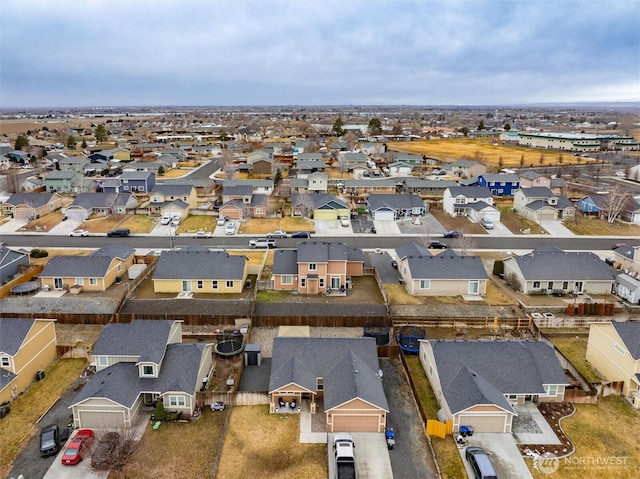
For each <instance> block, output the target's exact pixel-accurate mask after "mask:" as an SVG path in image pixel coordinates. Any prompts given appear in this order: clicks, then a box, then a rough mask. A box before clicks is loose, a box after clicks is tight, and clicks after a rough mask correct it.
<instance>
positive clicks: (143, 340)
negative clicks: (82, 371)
mask: <svg viewBox="0 0 640 479" xmlns="http://www.w3.org/2000/svg"><path fill="white" fill-rule="evenodd" d="M174 323H175V321H171V320H144V319H136V320H133V321H131V322H130V323H124V324H123V323H109V324H107V325H106V326H105V327H104V329H103V330H102V332H101V333H100V337H98V340H97V341H96V344H95V346H94V347H93V355H94V356H133V357H138V358H139V361H148V362H152V363H155V364H160V363H161V362H162V358H163V357H164V354H165V350H166V348H167V343H168V341H169V333H170V331H171V328H172V327H173V325H174ZM107 369H110V368H107Z"/></svg>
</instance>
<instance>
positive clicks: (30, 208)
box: [2, 192, 63, 221]
mask: <svg viewBox="0 0 640 479" xmlns="http://www.w3.org/2000/svg"><path fill="white" fill-rule="evenodd" d="M62 199H63V198H62V196H60V195H59V194H58V193H51V192H49V193H15V194H13V195H11V196H10V197H9V199H7V201H5V202H4V203H3V204H2V213H3V214H4V216H12V217H13V218H15V219H20V220H24V221H33V220H34V219H36V218H40V217H41V216H44V215H47V214H49V213H53V212H54V211H58V210H59V209H60V208H62Z"/></svg>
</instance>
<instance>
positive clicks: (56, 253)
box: [29, 248, 94, 264]
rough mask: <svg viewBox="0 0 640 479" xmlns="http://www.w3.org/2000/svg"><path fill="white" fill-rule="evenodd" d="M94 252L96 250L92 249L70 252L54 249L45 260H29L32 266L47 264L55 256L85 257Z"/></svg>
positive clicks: (49, 251) (50, 250)
mask: <svg viewBox="0 0 640 479" xmlns="http://www.w3.org/2000/svg"><path fill="white" fill-rule="evenodd" d="M93 251H94V250H92V249H76V250H69V249H62V248H60V249H55V248H52V249H47V253H49V255H48V256H46V257H45V258H29V263H30V264H47V262H48V261H49V260H50V259H51V258H53V257H54V256H85V255H88V254H89V253H91V252H93Z"/></svg>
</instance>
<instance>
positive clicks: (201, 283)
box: [196, 279, 204, 289]
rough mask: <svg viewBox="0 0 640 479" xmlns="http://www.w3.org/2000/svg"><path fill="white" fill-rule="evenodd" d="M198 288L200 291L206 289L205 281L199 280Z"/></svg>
mask: <svg viewBox="0 0 640 479" xmlns="http://www.w3.org/2000/svg"><path fill="white" fill-rule="evenodd" d="M196 288H198V289H202V288H204V281H202V280H201V279H199V280H198V281H197V282H196Z"/></svg>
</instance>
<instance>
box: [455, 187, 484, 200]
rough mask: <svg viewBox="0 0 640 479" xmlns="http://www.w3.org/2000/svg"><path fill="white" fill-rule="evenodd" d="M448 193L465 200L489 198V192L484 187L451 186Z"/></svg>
mask: <svg viewBox="0 0 640 479" xmlns="http://www.w3.org/2000/svg"><path fill="white" fill-rule="evenodd" d="M449 193H451V196H459V195H462V196H464V197H465V198H491V190H490V189H489V188H487V187H486V186H453V187H451V188H449Z"/></svg>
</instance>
